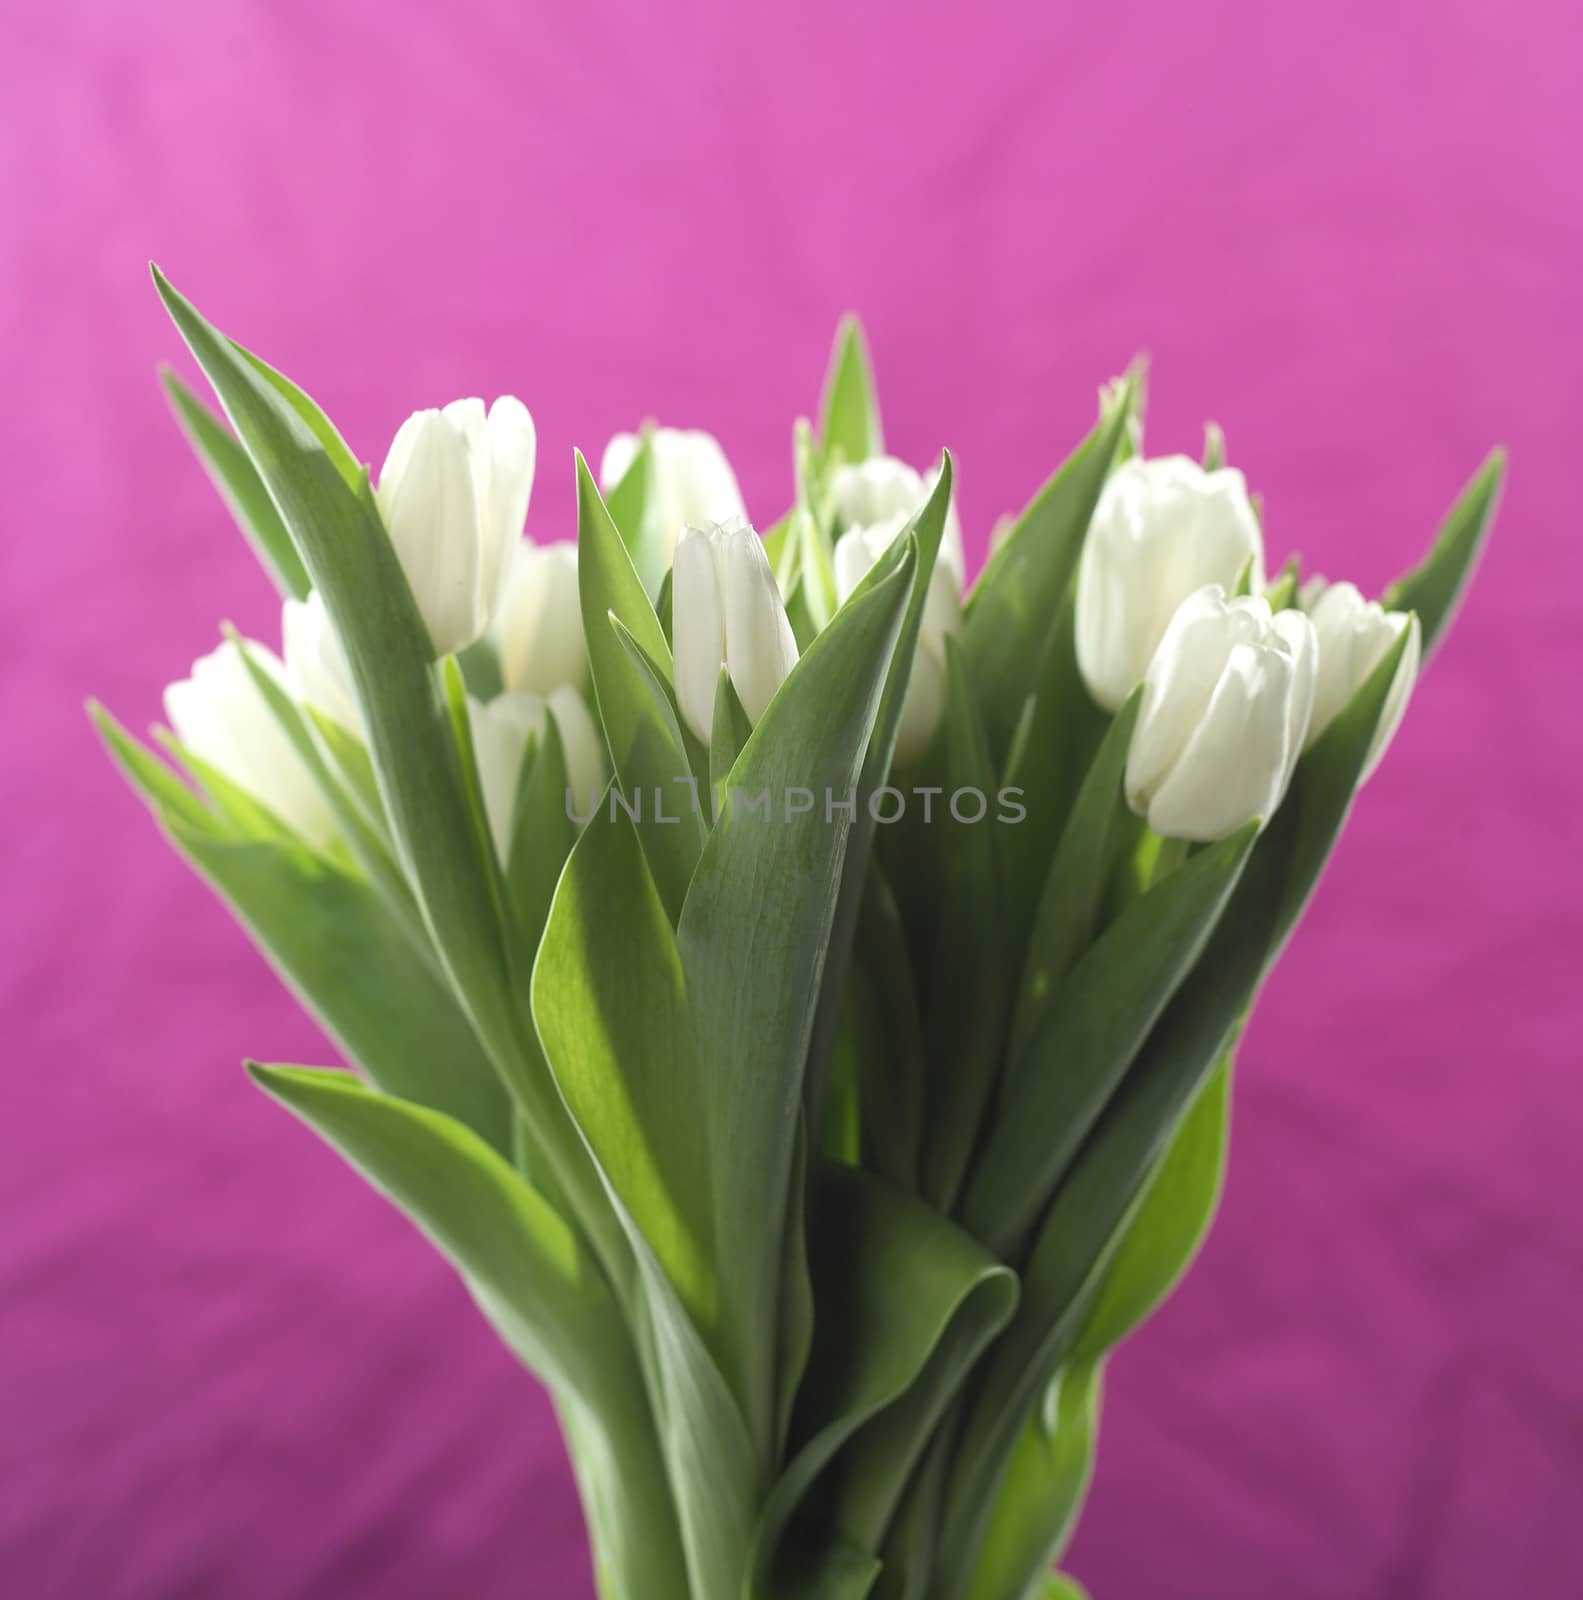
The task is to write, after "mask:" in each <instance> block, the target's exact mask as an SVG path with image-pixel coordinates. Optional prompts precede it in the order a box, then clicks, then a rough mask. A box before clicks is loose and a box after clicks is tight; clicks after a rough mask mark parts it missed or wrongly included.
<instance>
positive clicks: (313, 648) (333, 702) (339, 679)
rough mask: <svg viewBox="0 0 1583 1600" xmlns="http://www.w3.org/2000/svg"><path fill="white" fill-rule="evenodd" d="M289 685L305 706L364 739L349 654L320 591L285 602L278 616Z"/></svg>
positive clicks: (313, 591) (360, 712)
mask: <svg viewBox="0 0 1583 1600" xmlns="http://www.w3.org/2000/svg"><path fill="white" fill-rule="evenodd" d="M280 635H281V649H282V651H283V652H284V654H285V657H286V681H287V682H288V683H289V684H290V686H291V692H292V694H293V695H294V696H295V697H296V699H298V700H299V701H301V702H302V704H303V705H305V706H309V707H311V708H312V709H313V710H315V711H317V712H318V713H319V715H320V716H321V717H326V718H328V719H329V720H330V721H331V722H333V723H335V724H337V726H339V727H342V728H345V729H346V731H347V732H348V733H352V734H356V735H357V737H358V738H362V737H363V713H362V711H361V710H360V709H359V707H358V704H357V693H356V691H355V690H354V689H353V687H352V673H351V668H350V667H348V665H347V662H346V652H345V651H344V650H343V649H342V648H341V641H340V638H339V636H338V635H337V634H336V631H335V624H334V623H333V622H331V621H330V614H329V612H328V611H326V610H325V608H324V599H323V597H322V596H321V595H320V593H319V591H318V590H317V589H314V590H312V591H310V593H309V595H308V598H307V599H306V600H287V601H286V603H285V605H284V606H282V607H281V613H280Z"/></svg>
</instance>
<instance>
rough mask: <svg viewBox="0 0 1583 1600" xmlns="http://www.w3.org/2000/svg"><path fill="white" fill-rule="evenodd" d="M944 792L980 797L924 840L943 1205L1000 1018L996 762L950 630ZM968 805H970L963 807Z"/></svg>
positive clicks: (983, 1106) (931, 1193) (968, 1143)
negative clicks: (933, 910) (929, 882)
mask: <svg viewBox="0 0 1583 1600" xmlns="http://www.w3.org/2000/svg"><path fill="white" fill-rule="evenodd" d="M946 660H947V664H948V665H947V672H948V682H947V693H946V713H945V736H946V771H945V780H946V788H947V796H942V797H941V798H942V800H947V799H949V803H954V800H955V797H956V796H957V795H960V794H964V793H967V794H977V795H979V796H981V797H982V801H983V805H984V808H985V815H984V816H983V817H981V818H980V819H979V820H978V821H976V822H973V821H968V822H958V821H957V820H956V818H955V816H954V814H953V813H952V812H951V811H950V810H949V809H948V808H947V809H946V811H945V814H944V815H943V816H940V817H938V818H937V819H936V820H935V822H934V824H933V828H932V830H931V831H932V838H931V846H932V848H933V849H935V850H936V851H938V852H939V853H940V855H941V857H942V859H943V862H944V872H943V887H944V897H943V899H942V902H941V917H940V925H939V935H938V938H937V940H936V943H935V949H934V971H933V982H932V984H931V985H930V994H931V997H932V998H931V1004H930V1007H929V1014H928V1021H927V1025H926V1027H925V1029H924V1051H925V1055H926V1058H927V1061H928V1074H929V1117H928V1123H927V1127H926V1129H925V1136H924V1161H923V1194H924V1197H925V1199H927V1200H929V1201H930V1202H931V1204H933V1205H935V1206H936V1207H938V1208H939V1209H940V1210H941V1211H943V1212H946V1213H947V1214H949V1212H950V1210H951V1207H952V1205H953V1203H954V1202H955V1200H956V1195H957V1191H958V1189H959V1188H960V1187H961V1183H962V1179H963V1176H964V1174H965V1173H966V1171H967V1167H968V1163H969V1162H970V1161H971V1160H972V1157H973V1150H974V1147H975V1145H976V1143H977V1140H978V1135H979V1130H980V1128H981V1126H982V1124H983V1121H984V1114H985V1112H986V1111H987V1110H988V1108H989V1106H990V1103H991V1101H992V1100H993V1098H994V1094H995V1088H996V1082H997V1078H998V1075H999V1070H1000V1056H1001V1048H1002V1045H1003V1043H1004V1030H1005V1025H1006V1007H1007V998H1008V997H1007V983H1006V961H1005V955H1004V952H1003V949H1002V946H1001V942H1000V928H999V923H998V912H999V903H1000V895H999V892H998V887H999V886H998V884H997V881H996V872H995V826H996V825H995V824H994V823H993V822H991V821H989V820H988V809H989V807H990V805H991V804H992V803H993V802H992V799H991V796H992V795H993V794H994V792H995V771H994V767H993V765H992V764H991V762H990V756H989V744H988V740H987V738H986V737H985V733H984V726H983V723H982V721H981V720H980V718H979V713H978V705H977V702H976V701H975V699H974V696H973V690H972V686H971V684H970V683H969V682H968V676H967V669H966V666H965V665H964V662H963V655H962V650H961V648H960V646H959V645H958V644H957V642H956V640H955V639H951V638H948V639H947V640H946ZM971 809H972V807H971V806H970V807H969V810H970V812H971Z"/></svg>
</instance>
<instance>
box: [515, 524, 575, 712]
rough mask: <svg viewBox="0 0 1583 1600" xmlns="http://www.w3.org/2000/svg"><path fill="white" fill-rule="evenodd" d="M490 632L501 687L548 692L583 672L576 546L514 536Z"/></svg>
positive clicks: (541, 692)
mask: <svg viewBox="0 0 1583 1600" xmlns="http://www.w3.org/2000/svg"><path fill="white" fill-rule="evenodd" d="M491 636H492V637H493V639H494V641H495V649H496V652H497V654H498V655H499V658H500V676H501V681H502V683H504V685H505V687H506V688H507V689H529V690H531V691H532V692H533V693H534V694H548V693H549V692H550V691H551V690H552V689H557V688H559V687H560V686H561V684H563V683H569V684H571V685H572V686H573V687H574V688H578V689H580V688H582V686H583V684H584V683H585V682H586V680H587V677H588V647H587V645H586V644H585V643H584V641H583V613H582V605H581V602H580V601H579V599H578V596H577V546H576V545H575V544H570V543H567V542H565V541H561V542H559V543H557V544H533V543H531V542H530V541H528V540H526V539H519V540H518V541H517V548H516V551H515V553H514V555H513V556H512V559H511V570H510V572H509V573H508V574H507V576H506V592H505V596H504V597H503V598H502V600H501V602H500V610H499V611H498V612H497V613H496V614H495V621H494V626H493V628H492V630H491Z"/></svg>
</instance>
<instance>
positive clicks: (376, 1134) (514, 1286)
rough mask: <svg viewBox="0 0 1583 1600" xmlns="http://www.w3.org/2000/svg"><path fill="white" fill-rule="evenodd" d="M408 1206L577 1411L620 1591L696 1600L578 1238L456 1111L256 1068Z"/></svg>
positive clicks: (653, 1447) (627, 1373)
mask: <svg viewBox="0 0 1583 1600" xmlns="http://www.w3.org/2000/svg"><path fill="white" fill-rule="evenodd" d="M248 1070H249V1072H250V1073H251V1074H252V1076H253V1079H254V1081H255V1082H256V1083H257V1084H258V1085H259V1087H260V1088H261V1089H263V1090H264V1092H265V1093H266V1094H268V1095H270V1096H271V1097H272V1098H274V1099H275V1100H277V1101H279V1102H280V1103H281V1104H282V1105H283V1106H285V1107H286V1109H287V1110H289V1111H291V1112H293V1113H294V1114H295V1115H296V1116H298V1117H300V1118H301V1119H302V1121H303V1122H305V1123H306V1124H307V1125H308V1126H309V1127H310V1128H312V1129H313V1130H314V1132H315V1133H317V1134H319V1136H320V1137H321V1138H323V1139H324V1140H325V1141H326V1142H327V1143H329V1144H330V1145H331V1146H333V1147H334V1148H335V1149H336V1150H337V1151H338V1152H339V1153H340V1154H341V1155H342V1156H344V1157H345V1158H346V1160H347V1161H349V1162H350V1163H351V1164H352V1165H353V1166H354V1167H355V1168H356V1169H357V1170H358V1171H359V1172H360V1173H362V1175H363V1176H364V1177H365V1178H366V1179H367V1180H368V1181H369V1182H370V1183H371V1184H372V1185H373V1186H374V1187H375V1188H376V1189H378V1190H379V1191H380V1192H381V1193H382V1194H384V1195H386V1196H387V1197H388V1198H389V1199H390V1200H391V1202H392V1203H393V1204H395V1205H396V1206H397V1207H399V1208H400V1209H401V1210H402V1211H404V1212H405V1213H406V1215H407V1216H408V1217H409V1218H410V1219H411V1220H412V1221H413V1223H414V1224H415V1225H416V1226H417V1227H418V1228H419V1230H420V1231H421V1232H422V1233H423V1234H424V1235H425V1236H426V1237H427V1238H428V1239H429V1240H430V1241H431V1242H432V1243H433V1244H434V1245H435V1247H436V1248H437V1249H438V1250H439V1251H440V1253H441V1254H442V1255H444V1256H445V1257H446V1259H447V1260H448V1261H449V1262H450V1263H451V1264H452V1266H454V1267H455V1268H456V1270H457V1271H458V1272H459V1273H460V1274H461V1276H462V1280H463V1282H464V1283H465V1284H466V1285H467V1287H468V1290H469V1291H470V1292H471V1294H472V1296H473V1298H474V1299H475V1300H476V1301H477V1302H478V1304H479V1307H480V1309H481V1310H482V1311H483V1313H484V1315H485V1316H486V1317H487V1318H488V1319H489V1321H490V1322H491V1323H492V1324H493V1325H494V1327H495V1328H496V1330H497V1331H498V1332H499V1334H500V1335H501V1337H502V1338H503V1339H504V1340H505V1342H506V1343H507V1344H508V1345H509V1346H510V1347H511V1349H512V1350H513V1351H515V1352H516V1354H517V1355H518V1356H519V1357H520V1358H521V1359H522V1360H523V1361H525V1362H527V1363H528V1364H529V1365H530V1366H531V1367H532V1368H534V1370H535V1371H537V1372H538V1373H539V1374H540V1375H541V1376H542V1377H544V1378H545V1379H546V1381H547V1382H548V1383H549V1384H550V1385H551V1387H552V1388H553V1389H554V1390H555V1391H556V1394H557V1399H558V1401H559V1402H560V1404H561V1406H562V1408H563V1415H565V1408H567V1407H568V1406H569V1407H571V1408H572V1415H573V1418H574V1424H575V1425H574V1428H573V1439H574V1442H575V1444H576V1446H577V1459H578V1467H579V1478H580V1479H582V1480H583V1481H584V1482H585V1483H586V1484H588V1485H589V1487H591V1488H592V1489H594V1490H595V1493H594V1496H593V1505H594V1507H595V1508H596V1510H597V1512H598V1515H597V1516H596V1524H597V1527H598V1529H599V1530H600V1532H601V1534H602V1535H603V1538H602V1539H601V1544H602V1546H603V1547H602V1549H601V1551H600V1555H601V1558H602V1561H603V1562H604V1563H605V1564H606V1565H607V1566H608V1569H609V1571H610V1573H611V1575H612V1577H613V1578H614V1580H615V1581H616V1584H617V1592H618V1593H621V1594H640V1593H641V1594H643V1595H650V1594H653V1595H657V1596H663V1597H664V1600H687V1596H688V1595H689V1593H690V1592H691V1591H690V1590H689V1588H688V1584H687V1574H686V1568H685V1566H684V1562H683V1557H682V1550H681V1545H680V1543H679V1541H678V1539H677V1536H676V1521H675V1510H674V1508H673V1506H672V1504H671V1501H670V1496H669V1494H668V1492H667V1490H666V1478H665V1469H664V1465H663V1463H662V1461H661V1458H660V1452H659V1445H658V1441H657V1439H656V1436H655V1431H654V1424H653V1419H652V1415H651V1413H650V1410H649V1406H648V1403H647V1400H646V1397H645V1395H644V1391H643V1384H642V1375H641V1372H640V1370H639V1367H638V1364H637V1361H636V1359H635V1356H634V1352H633V1349H632V1346H631V1343H630V1341H629V1340H628V1338H627V1336H626V1333H625V1330H624V1328H623V1325H622V1322H621V1316H620V1313H619V1310H618V1308H617V1306H616V1304H615V1302H614V1300H613V1299H612V1297H611V1294H610V1291H609V1288H608V1287H607V1285H606V1284H605V1282H604V1281H603V1279H602V1278H601V1277H600V1275H599V1272H598V1269H597V1268H596V1267H595V1265H594V1263H593V1262H592V1261H591V1260H590V1258H589V1257H588V1255H587V1253H586V1252H585V1251H584V1249H583V1248H582V1246H581V1245H580V1244H579V1242H578V1239H577V1236H576V1234H575V1233H574V1232H573V1231H572V1230H571V1229H570V1228H569V1227H568V1226H567V1225H566V1223H565V1221H564V1220H563V1219H562V1218H561V1217H560V1216H559V1215H558V1214H557V1213H556V1212H555V1210H554V1209H553V1208H552V1207H551V1206H550V1205H549V1204H548V1203H547V1202H546V1201H545V1200H544V1199H543V1198H542V1196H540V1195H539V1194H538V1193H537V1192H536V1191H535V1190H534V1189H533V1188H532V1187H531V1186H530V1185H529V1184H528V1183H527V1182H526V1181H525V1180H524V1179H523V1178H522V1177H521V1175H520V1174H519V1173H517V1172H516V1171H515V1170H514V1169H513V1168H512V1167H511V1165H510V1164H509V1163H508V1162H507V1161H505V1160H504V1159H502V1157H501V1156H500V1155H498V1154H497V1153H496V1152H495V1151H494V1150H493V1149H491V1148H490V1147H489V1146H487V1145H485V1144H484V1143H483V1142H482V1141H480V1140H479V1139H477V1138H476V1137H474V1136H473V1135H472V1134H471V1133H470V1132H469V1131H468V1130H467V1129H466V1128H464V1127H462V1126H461V1125H460V1124H459V1123H456V1122H454V1121H453V1120H451V1119H450V1118H449V1117H445V1116H442V1115H439V1114H437V1113H436V1112H433V1111H430V1110H426V1109H424V1108H423V1107H420V1106H415V1105H409V1104H407V1103H406V1102H404V1101H402V1100H396V1099H387V1098H384V1097H381V1096H378V1095H375V1094H371V1093H370V1092H369V1091H368V1090H366V1089H364V1088H362V1087H361V1086H360V1085H358V1084H357V1083H356V1082H354V1081H353V1080H352V1079H350V1078H348V1077H347V1076H346V1074H344V1073H334V1072H320V1071H314V1070H312V1069H308V1068H302V1067H264V1066H258V1065H255V1064H249V1067H248Z"/></svg>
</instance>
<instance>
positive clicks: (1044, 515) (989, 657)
mask: <svg viewBox="0 0 1583 1600" xmlns="http://www.w3.org/2000/svg"><path fill="white" fill-rule="evenodd" d="M1134 393H1135V386H1134V385H1133V384H1132V383H1130V382H1129V383H1127V384H1124V385H1123V386H1122V389H1121V393H1120V398H1119V399H1118V400H1117V402H1116V403H1115V404H1114V405H1113V406H1112V407H1111V408H1110V410H1109V411H1108V412H1107V413H1106V414H1105V415H1103V416H1101V418H1100V420H1099V422H1098V424H1097V425H1096V426H1095V428H1094V431H1093V432H1092V433H1090V434H1089V436H1088V437H1087V438H1086V439H1085V440H1084V441H1083V442H1082V444H1080V445H1079V446H1078V447H1077V449H1076V450H1075V451H1074V452H1073V453H1072V455H1070V456H1069V457H1068V458H1067V460H1066V462H1065V463H1064V464H1063V465H1062V466H1061V467H1060V469H1059V470H1058V471H1057V472H1056V473H1055V475H1054V476H1053V477H1052V478H1051V479H1050V480H1049V481H1048V482H1047V483H1046V484H1045V485H1044V487H1043V488H1042V489H1040V490H1039V492H1038V494H1036V495H1035V496H1034V497H1033V499H1032V500H1031V501H1029V503H1028V506H1027V508H1026V509H1025V510H1024V511H1023V513H1022V515H1021V516H1020V517H1018V518H1017V521H1016V524H1015V525H1014V526H1013V528H1012V530H1011V532H1010V533H1009V534H1007V536H1006V538H1005V540H1004V541H1003V542H1002V543H1001V545H1000V547H999V548H998V549H997V550H996V551H995V553H994V554H993V555H992V556H991V557H990V558H989V563H988V565H987V566H985V568H984V570H983V572H982V573H981V574H980V575H979V579H978V582H977V583H976V584H974V586H973V591H972V593H971V594H970V595H969V596H968V598H967V607H966V611H965V613H964V617H963V631H962V645H963V648H964V650H965V651H966V653H967V662H968V667H969V668H970V669H971V676H972V681H973V687H974V688H975V689H976V690H977V691H978V695H979V700H980V703H981V705H982V707H983V713H984V726H985V727H986V728H987V729H988V732H989V745H990V751H991V754H992V755H993V756H994V757H995V758H996V760H997V761H998V760H1000V759H1001V758H1003V757H1004V756H1005V754H1006V750H1007V748H1008V746H1009V745H1010V743H1011V736H1012V732H1013V730H1014V729H1015V728H1016V725H1017V721H1018V719H1019V718H1020V717H1021V715H1022V707H1023V701H1024V700H1025V699H1026V698H1027V696H1028V693H1029V690H1030V689H1031V688H1032V669H1033V667H1034V666H1035V665H1036V664H1037V663H1038V661H1039V659H1040V656H1041V654H1042V652H1043V649H1044V645H1045V641H1046V640H1047V639H1048V638H1049V636H1050V631H1051V625H1052V624H1053V623H1054V621H1055V617H1056V613H1057V612H1058V610H1059V609H1060V605H1061V599H1062V596H1063V595H1065V593H1066V589H1067V585H1068V584H1069V583H1070V582H1071V579H1072V574H1073V573H1074V572H1075V571H1076V570H1077V560H1078V556H1079V555H1080V554H1081V553H1082V549H1083V538H1084V536H1085V535H1086V534H1087V532H1088V524H1089V520H1090V519H1091V518H1092V516H1093V514H1094V506H1095V504H1096V503H1097V502H1098V500H1099V492H1100V490H1101V489H1102V488H1104V486H1105V479H1106V477H1107V476H1108V475H1109V473H1110V468H1111V463H1112V462H1113V461H1114V460H1115V457H1116V451H1117V449H1118V447H1119V446H1120V444H1121V441H1122V440H1123V439H1124V438H1125V437H1126V432H1127V421H1128V418H1129V417H1130V416H1131V415H1132V407H1133V396H1134Z"/></svg>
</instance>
